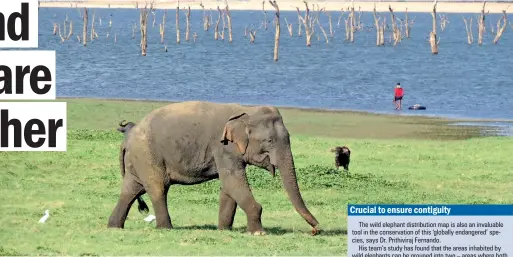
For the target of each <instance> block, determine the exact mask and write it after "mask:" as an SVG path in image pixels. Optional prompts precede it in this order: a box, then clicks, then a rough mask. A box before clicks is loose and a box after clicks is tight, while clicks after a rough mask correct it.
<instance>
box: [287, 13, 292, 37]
mask: <svg viewBox="0 0 513 257" xmlns="http://www.w3.org/2000/svg"><path fill="white" fill-rule="evenodd" d="M285 24H286V25H287V30H288V31H289V35H290V36H291V37H292V36H293V34H294V32H292V24H290V23H289V21H288V20H287V17H285Z"/></svg>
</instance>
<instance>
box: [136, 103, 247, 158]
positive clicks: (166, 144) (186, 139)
mask: <svg viewBox="0 0 513 257" xmlns="http://www.w3.org/2000/svg"><path fill="white" fill-rule="evenodd" d="M242 109H243V107H242V106H241V105H238V104H220V103H212V102H200V101H188V102H181V103H172V104H168V105H165V106H163V107H160V108H158V109H155V110H154V111H152V112H150V113H149V114H148V115H146V117H144V118H143V119H142V120H141V121H140V122H139V124H138V125H137V126H136V127H134V129H135V128H137V127H138V133H137V134H138V137H139V139H140V140H144V141H145V143H146V142H147V143H148V147H149V148H150V151H152V152H153V153H154V155H156V156H160V157H162V158H163V159H170V158H171V159H175V160H174V161H173V162H174V163H176V162H184V161H185V162H189V161H192V162H195V161H199V162H202V161H205V160H207V159H208V158H209V155H210V152H211V151H212V147H213V146H212V145H213V144H214V143H215V142H219V141H220V140H221V136H222V133H223V129H224V126H225V124H226V123H227V122H228V119H229V118H230V116H232V115H233V114H234V113H239V112H241V111H242ZM143 134H144V135H143ZM192 155H194V156H195V157H192ZM186 160H189V161H186ZM186 165H193V163H187V164H186Z"/></svg>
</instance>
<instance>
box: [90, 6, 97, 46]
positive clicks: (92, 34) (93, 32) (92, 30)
mask: <svg viewBox="0 0 513 257" xmlns="http://www.w3.org/2000/svg"><path fill="white" fill-rule="evenodd" d="M95 18H96V11H95V12H93V20H92V21H91V42H93V40H94V35H95V33H96V32H95V31H94V22H95Z"/></svg>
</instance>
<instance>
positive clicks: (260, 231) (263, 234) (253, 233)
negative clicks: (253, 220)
mask: <svg viewBox="0 0 513 257" xmlns="http://www.w3.org/2000/svg"><path fill="white" fill-rule="evenodd" d="M247 233H248V234H250V235H253V236H265V235H267V233H266V232H265V231H263V230H258V231H254V232H251V231H248V232H247Z"/></svg>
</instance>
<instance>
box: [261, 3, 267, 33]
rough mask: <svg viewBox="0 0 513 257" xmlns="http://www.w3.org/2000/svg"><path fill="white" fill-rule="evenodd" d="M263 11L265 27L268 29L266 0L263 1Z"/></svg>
mask: <svg viewBox="0 0 513 257" xmlns="http://www.w3.org/2000/svg"><path fill="white" fill-rule="evenodd" d="M262 12H263V13H264V24H263V25H264V29H265V30H267V11H266V10H265V0H264V1H262Z"/></svg>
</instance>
